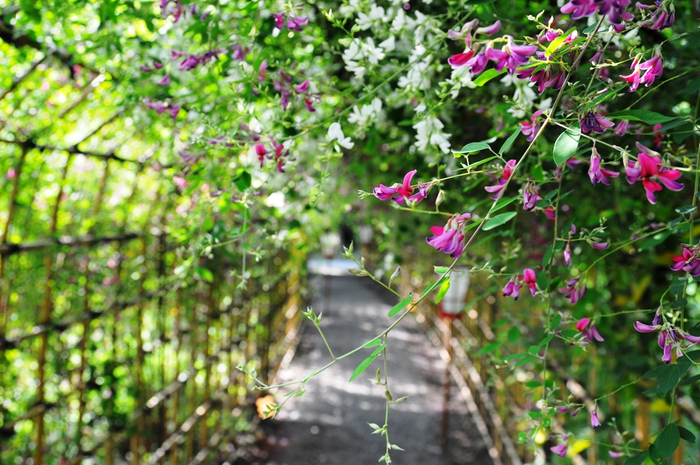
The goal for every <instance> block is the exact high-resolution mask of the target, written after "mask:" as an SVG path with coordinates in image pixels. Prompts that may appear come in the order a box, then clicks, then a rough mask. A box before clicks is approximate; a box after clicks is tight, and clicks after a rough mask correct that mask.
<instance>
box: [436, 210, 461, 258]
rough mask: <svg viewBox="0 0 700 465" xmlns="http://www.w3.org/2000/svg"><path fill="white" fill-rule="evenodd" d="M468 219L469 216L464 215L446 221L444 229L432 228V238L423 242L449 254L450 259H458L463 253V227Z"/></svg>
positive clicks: (440, 227)
mask: <svg viewBox="0 0 700 465" xmlns="http://www.w3.org/2000/svg"><path fill="white" fill-rule="evenodd" d="M469 218H471V214H469V213H464V214H462V215H459V216H455V217H452V218H450V219H449V220H447V224H445V226H444V227H442V226H433V227H432V228H430V232H431V233H432V234H433V237H428V238H426V239H425V241H426V242H427V243H428V244H430V245H431V246H433V247H435V248H436V249H437V250H439V251H441V252H445V253H447V254H450V257H452V258H459V257H460V256H461V255H462V252H463V251H464V225H465V223H466V220H468V219H469Z"/></svg>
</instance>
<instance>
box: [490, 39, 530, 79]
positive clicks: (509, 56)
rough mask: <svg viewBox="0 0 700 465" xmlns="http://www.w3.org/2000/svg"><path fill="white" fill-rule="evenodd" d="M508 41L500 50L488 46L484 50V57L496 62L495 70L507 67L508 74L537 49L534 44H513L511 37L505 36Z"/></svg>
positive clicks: (523, 62) (526, 60)
mask: <svg viewBox="0 0 700 465" xmlns="http://www.w3.org/2000/svg"><path fill="white" fill-rule="evenodd" d="M506 37H507V38H508V43H507V44H506V45H504V46H503V48H502V49H501V50H496V49H493V48H489V49H487V50H486V58H488V59H489V60H492V61H495V62H496V71H502V70H503V68H507V69H508V74H513V73H514V72H515V69H516V68H517V67H518V66H520V65H524V64H525V63H527V62H528V59H529V57H530V56H531V55H533V54H534V53H535V52H536V51H537V46H536V45H515V43H514V42H513V38H512V37H510V36H506Z"/></svg>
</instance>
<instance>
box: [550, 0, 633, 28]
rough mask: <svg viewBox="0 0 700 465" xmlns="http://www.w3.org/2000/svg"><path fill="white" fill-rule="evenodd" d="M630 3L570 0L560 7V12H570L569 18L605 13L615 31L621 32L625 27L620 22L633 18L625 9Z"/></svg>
mask: <svg viewBox="0 0 700 465" xmlns="http://www.w3.org/2000/svg"><path fill="white" fill-rule="evenodd" d="M630 3H631V1H630V0H571V1H569V3H567V4H566V5H564V6H562V7H561V12H562V13H564V14H570V15H571V19H579V18H583V17H587V16H591V15H593V14H595V13H600V15H601V16H605V15H607V17H608V19H609V20H610V22H611V23H613V27H614V28H615V31H616V32H622V31H623V30H624V29H625V26H624V25H623V24H622V22H623V21H632V20H633V19H634V15H633V14H632V13H630V12H629V11H627V10H626V9H625V7H627V6H629V4H630Z"/></svg>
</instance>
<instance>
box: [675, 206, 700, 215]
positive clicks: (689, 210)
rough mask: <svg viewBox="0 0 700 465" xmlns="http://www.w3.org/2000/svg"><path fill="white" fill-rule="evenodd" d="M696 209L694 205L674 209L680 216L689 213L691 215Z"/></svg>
mask: <svg viewBox="0 0 700 465" xmlns="http://www.w3.org/2000/svg"><path fill="white" fill-rule="evenodd" d="M697 209H698V207H696V206H695V205H686V206H685V207H679V208H676V211H677V212H678V213H680V214H681V215H688V214H690V213H693V212H694V211H695V210H697Z"/></svg>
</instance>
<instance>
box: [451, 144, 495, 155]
mask: <svg viewBox="0 0 700 465" xmlns="http://www.w3.org/2000/svg"><path fill="white" fill-rule="evenodd" d="M489 148H491V146H490V145H489V144H487V143H486V142H471V143H469V144H467V145H465V146H464V147H462V150H453V151H452V153H474V152H481V151H482V150H486V149H489Z"/></svg>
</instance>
